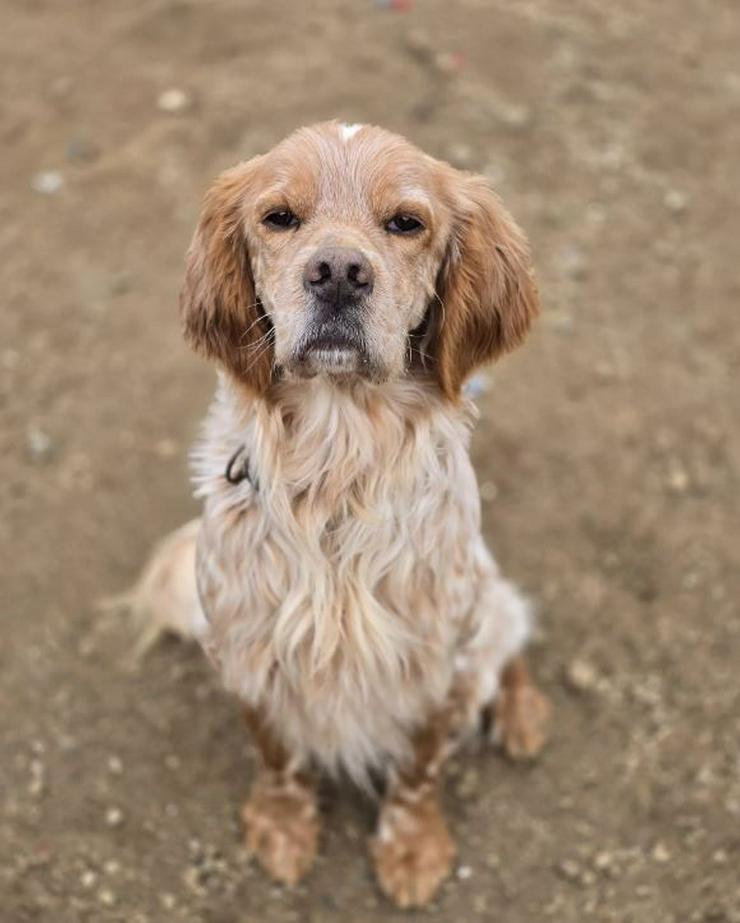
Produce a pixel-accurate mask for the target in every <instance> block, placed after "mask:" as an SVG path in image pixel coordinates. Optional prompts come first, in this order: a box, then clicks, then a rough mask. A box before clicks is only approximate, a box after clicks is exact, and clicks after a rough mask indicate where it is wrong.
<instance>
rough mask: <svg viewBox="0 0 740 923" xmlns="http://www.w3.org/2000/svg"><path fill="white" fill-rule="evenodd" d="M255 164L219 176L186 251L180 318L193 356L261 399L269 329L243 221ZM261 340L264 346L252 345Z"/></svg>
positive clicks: (266, 380) (267, 372)
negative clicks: (225, 372)
mask: <svg viewBox="0 0 740 923" xmlns="http://www.w3.org/2000/svg"><path fill="white" fill-rule="evenodd" d="M255 163H256V159H255V160H252V161H249V162H248V163H245V164H240V165H239V166H237V167H234V168H233V169H231V170H227V171H226V172H225V173H222V174H221V176H219V178H218V179H217V180H216V182H215V183H214V184H213V186H212V187H211V189H210V190H209V191H208V193H207V195H206V198H205V201H204V203H203V210H202V212H201V215H200V221H199V222H198V227H197V228H196V231H195V235H194V236H193V241H192V243H191V244H190V249H189V251H188V256H187V267H186V271H185V283H184V285H183V287H182V291H181V292H180V314H181V318H182V325H183V332H184V335H185V339H186V340H187V341H188V343H189V344H190V345H191V346H192V347H193V349H195V351H196V352H198V353H200V354H201V355H203V356H206V357H208V358H210V359H216V360H217V361H218V362H220V363H221V365H222V366H223V367H224V368H226V369H227V370H228V371H229V372H231V373H232V374H233V375H234V376H236V377H237V378H238V379H239V380H240V381H242V382H244V383H245V384H247V385H248V386H249V387H250V388H252V389H253V390H254V391H256V392H257V393H260V394H261V393H264V392H265V391H266V390H267V388H268V387H269V385H270V379H271V375H272V363H273V346H272V343H271V342H269V340H270V337H271V329H272V328H271V326H270V321H269V318H268V317H267V316H266V315H265V314H264V312H263V311H262V308H261V305H260V304H259V301H258V299H257V296H256V294H255V290H254V280H253V278H252V269H251V266H250V263H249V253H248V251H247V241H246V238H245V233H244V221H243V209H244V205H245V201H246V199H247V197H248V196H249V195H250V192H251V185H252V182H253V175H254V166H255ZM263 336H267V338H268V342H269V346H265V347H263V346H262V345H261V344H258V343H257V341H258V340H259V339H260V338H261V337H263Z"/></svg>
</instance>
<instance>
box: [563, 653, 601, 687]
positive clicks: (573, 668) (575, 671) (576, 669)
mask: <svg viewBox="0 0 740 923" xmlns="http://www.w3.org/2000/svg"><path fill="white" fill-rule="evenodd" d="M597 679H598V674H597V672H596V669H595V667H594V666H593V665H592V664H590V663H588V661H586V660H581V659H579V658H576V659H575V660H572V661H571V662H570V663H569V664H568V666H567V668H566V671H565V680H566V683H567V685H568V688H570V689H572V690H573V691H574V692H591V691H592V690H593V689H595V688H596V683H597Z"/></svg>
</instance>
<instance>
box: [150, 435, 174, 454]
mask: <svg viewBox="0 0 740 923" xmlns="http://www.w3.org/2000/svg"><path fill="white" fill-rule="evenodd" d="M154 451H155V452H156V453H157V455H158V456H159V457H160V458H173V457H174V456H175V455H177V443H176V442H175V440H174V439H160V440H159V441H158V442H156V443H155V444H154Z"/></svg>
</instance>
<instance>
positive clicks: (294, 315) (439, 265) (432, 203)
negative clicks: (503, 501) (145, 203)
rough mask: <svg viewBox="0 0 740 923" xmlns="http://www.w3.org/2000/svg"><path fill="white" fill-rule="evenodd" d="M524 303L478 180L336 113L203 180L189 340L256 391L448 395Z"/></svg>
mask: <svg viewBox="0 0 740 923" xmlns="http://www.w3.org/2000/svg"><path fill="white" fill-rule="evenodd" d="M536 306H537V299H536V291H535V288H534V283H533V281H532V277H531V272H530V267H529V256H528V251H527V246H526V241H525V239H524V237H523V235H522V234H521V232H520V231H519V230H518V228H517V227H516V225H515V224H514V222H513V221H512V219H511V218H510V217H509V215H508V213H507V212H506V211H505V210H504V208H503V206H502V205H501V203H500V202H499V200H498V198H497V197H496V196H495V195H494V194H493V192H491V190H490V189H488V187H487V186H486V184H485V183H484V181H483V180H482V179H480V178H479V177H473V176H469V175H467V174H462V173H460V172H458V171H456V170H454V169H453V168H452V167H450V166H448V165H447V164H443V163H440V162H439V161H436V160H433V159H432V158H431V157H427V156H426V155H424V154H422V153H421V152H420V151H419V150H417V149H416V148H415V147H413V146H412V145H410V144H409V143H407V142H406V141H404V140H403V139H401V138H399V137H397V136H395V135H392V134H389V133H388V132H385V131H383V130H381V129H379V128H374V127H370V126H352V127H348V126H343V125H338V124H336V123H327V124H324V125H319V126H316V127H314V128H308V129H302V130H300V131H298V132H296V133H295V134H293V135H291V136H290V137H289V138H287V139H286V140H285V141H283V142H282V143H281V144H279V145H278V146H277V147H276V148H274V149H273V150H272V151H271V152H270V153H269V154H266V155H264V156H260V157H256V158H254V159H253V160H251V161H249V162H248V163H245V164H241V165H239V166H238V167H235V168H234V169H233V170H230V171H227V172H226V173H225V174H223V175H222V176H221V177H220V178H219V179H218V180H217V181H216V183H215V185H214V186H213V187H212V189H211V191H210V192H209V194H208V196H207V198H206V203H205V206H204V210H203V214H202V216H201V221H200V224H199V227H198V230H197V231H196V234H195V238H194V240H193V244H192V246H191V249H190V253H189V260H188V271H187V278H186V283H185V287H184V289H183V294H182V310H183V315H184V323H185V330H186V335H187V336H188V338H189V339H190V341H191V342H192V343H193V344H194V346H195V347H196V348H197V349H199V350H200V351H201V352H205V353H206V354H207V355H210V356H213V357H215V358H217V359H218V360H219V361H220V362H221V363H222V364H223V365H224V366H225V367H226V368H227V369H228V370H229V371H230V372H231V373H232V374H234V375H236V376H237V377H238V378H239V379H241V380H242V381H244V382H245V383H247V384H248V385H249V386H250V387H251V388H252V389H254V390H256V391H258V392H260V393H264V392H266V391H268V390H269V387H270V384H271V383H272V381H273V380H274V379H275V377H276V376H277V375H289V376H309V375H317V374H321V375H327V376H331V377H334V378H337V379H345V380H346V379H351V378H354V377H363V378H368V379H372V380H374V381H384V380H387V379H390V378H395V377H398V376H401V375H408V374H415V375H425V376H427V377H429V378H433V379H436V380H437V382H438V383H439V385H440V387H441V388H442V390H443V392H444V393H445V394H446V395H447V396H448V397H455V396H456V394H457V393H458V391H459V388H460V385H461V384H462V381H463V380H464V378H465V377H466V375H467V374H468V373H469V372H470V371H471V370H472V369H473V368H474V367H475V366H476V365H478V364H479V363H481V362H483V361H486V360H487V359H490V358H492V357H493V356H495V355H496V354H497V353H499V352H501V351H503V350H506V349H509V348H511V347H513V346H514V345H516V344H517V343H518V342H519V341H520V340H521V339H522V337H523V336H524V334H525V333H526V330H527V329H528V327H529V324H530V322H531V320H532V318H533V316H534V314H535V313H536Z"/></svg>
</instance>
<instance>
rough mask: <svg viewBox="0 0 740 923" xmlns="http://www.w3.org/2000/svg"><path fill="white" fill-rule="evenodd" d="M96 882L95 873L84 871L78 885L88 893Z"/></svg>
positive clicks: (90, 870)
mask: <svg viewBox="0 0 740 923" xmlns="http://www.w3.org/2000/svg"><path fill="white" fill-rule="evenodd" d="M97 882H98V876H97V875H96V874H95V872H93V870H92V869H86V870H85V871H84V872H83V873H82V874H81V875H80V884H81V885H82V887H83V888H84V889H85V890H86V891H89V890H90V889H91V888H94V887H95V885H96V884H97Z"/></svg>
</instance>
